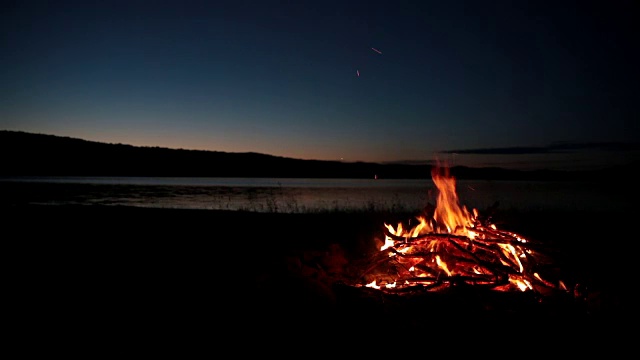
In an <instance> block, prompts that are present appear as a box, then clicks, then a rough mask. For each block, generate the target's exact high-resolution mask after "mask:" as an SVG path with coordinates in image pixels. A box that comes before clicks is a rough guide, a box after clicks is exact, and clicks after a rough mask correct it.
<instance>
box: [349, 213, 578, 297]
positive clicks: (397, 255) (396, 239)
mask: <svg viewBox="0 0 640 360" xmlns="http://www.w3.org/2000/svg"><path fill="white" fill-rule="evenodd" d="M392 230H393V228H392V227H390V226H387V227H386V229H385V231H384V235H385V237H386V242H387V244H389V245H388V246H385V247H384V249H382V250H381V251H379V252H377V253H375V254H373V255H372V256H371V257H369V258H367V259H364V260H363V261H362V262H361V263H360V264H358V265H357V267H358V268H360V269H362V270H361V273H360V274H359V275H358V277H357V281H356V284H355V285H356V286H367V287H371V288H376V289H379V290H382V291H384V292H387V293H398V294H400V293H411V292H416V291H433V292H435V291H440V290H443V289H446V288H450V287H455V286H464V285H469V286H474V287H478V288H487V289H491V290H496V291H534V292H537V293H541V294H549V293H551V292H556V291H563V292H566V291H568V289H567V287H566V285H565V283H564V282H563V281H562V280H561V279H559V278H558V276H559V275H558V273H559V269H558V267H557V266H556V264H554V259H553V257H552V256H551V255H550V254H551V253H552V249H550V248H547V247H545V246H544V245H543V244H540V243H534V242H531V241H528V240H526V239H524V238H522V237H521V236H519V235H518V234H515V233H512V232H509V231H503V230H498V229H496V228H495V226H492V225H491V224H483V223H481V222H480V221H478V220H477V219H476V220H475V223H473V224H471V226H470V227H467V228H465V229H455V230H454V231H453V232H452V233H437V232H427V233H420V234H413V235H407V234H402V235H398V234H397V233H395V232H394V231H392ZM461 230H464V231H461ZM461 233H467V234H469V236H467V235H457V234H461Z"/></svg>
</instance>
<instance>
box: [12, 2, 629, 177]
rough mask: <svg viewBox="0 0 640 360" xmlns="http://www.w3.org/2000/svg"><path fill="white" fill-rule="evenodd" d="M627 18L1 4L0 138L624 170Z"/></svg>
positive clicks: (458, 6)
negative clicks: (33, 136) (35, 136)
mask: <svg viewBox="0 0 640 360" xmlns="http://www.w3.org/2000/svg"><path fill="white" fill-rule="evenodd" d="M636 4H637V1H635V0H629V1H618V0H612V1H598V2H593V3H592V2H586V1H531V2H527V1H442V0H439V1H426V0H425V1H335V2H334V1H259V0H253V1H238V0H233V1H214V0H209V1H190V0H181V1H177V0H176V1H151V0H147V1H136V0H123V1H86V0H84V1H62V0H60V1H29V0H23V1H14V2H11V1H9V2H7V1H4V2H3V3H2V5H1V6H2V12H1V13H0V29H1V33H0V35H1V38H0V39H1V41H2V42H1V48H0V80H1V81H0V130H19V131H26V132H34V133H41V134H52V135H60V136H69V137H77V138H82V139H85V140H94V141H101V142H108V143H122V144H131V145H138V146H160V147H169V148H183V149H199V150H215V151H227V152H258V153H264V154H270V155H276V156H285V157H293V158H299V159H318V160H343V161H349V162H351V161H367V162H394V161H404V162H408V161H412V162H424V161H430V160H433V159H435V158H438V159H444V160H447V161H450V162H452V163H453V164H455V165H458V164H459V165H469V166H504V167H512V168H561V169H584V168H592V167H600V166H606V165H616V164H623V163H627V162H629V161H632V160H635V159H638V152H639V151H638V149H639V146H638V140H639V139H640V136H639V135H640V131H639V130H640V129H639V125H638V120H639V118H638V114H639V111H638V105H639V104H640V101H639V100H640V96H639V90H638V87H639V84H640V82H639V80H640V76H639V71H638V64H640V54H639V50H638V44H639V43H640V41H639V40H638V34H640V31H639V30H640V29H638V28H639V25H638V24H639V22H638V21H637V19H638V18H640V17H639V15H640V12H638V5H636Z"/></svg>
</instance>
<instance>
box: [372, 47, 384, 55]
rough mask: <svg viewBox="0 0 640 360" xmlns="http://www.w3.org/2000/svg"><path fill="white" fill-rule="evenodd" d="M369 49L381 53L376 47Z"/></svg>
mask: <svg viewBox="0 0 640 360" xmlns="http://www.w3.org/2000/svg"><path fill="white" fill-rule="evenodd" d="M371 50H373V51H375V52H377V53H378V54H380V55H382V51H380V50H378V49H376V48H371Z"/></svg>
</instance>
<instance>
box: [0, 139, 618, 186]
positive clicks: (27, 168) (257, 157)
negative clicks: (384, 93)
mask: <svg viewBox="0 0 640 360" xmlns="http://www.w3.org/2000/svg"><path fill="white" fill-rule="evenodd" d="M0 153H1V154H2V165H1V166H0V176H160V177H162V176H174V177H182V176H189V177H280V178H354V179H358V178H362V179H372V178H373V177H374V176H376V175H377V176H378V178H380V179H428V178H430V177H431V166H430V165H425V164H421V165H410V164H379V163H366V162H340V161H321V160H301V159H293V158H285V157H278V156H272V155H265V154H259V153H253V152H249V153H228V152H220V151H201V150H183V149H168V148H161V147H139V146H131V145H124V144H108V143H100V142H95V141H87V140H82V139H76V138H70V137H62V136H54V135H45V134H34V133H26V132H20V131H6V130H0ZM451 173H452V175H454V176H456V177H457V178H458V179H495V180H536V179H539V180H548V179H557V180H561V179H572V178H576V177H583V176H605V174H604V173H602V172H589V173H586V172H580V173H576V172H561V171H519V170H508V169H502V168H469V167H454V168H452V169H451Z"/></svg>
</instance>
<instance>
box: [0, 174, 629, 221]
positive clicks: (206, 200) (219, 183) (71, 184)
mask: <svg viewBox="0 0 640 360" xmlns="http://www.w3.org/2000/svg"><path fill="white" fill-rule="evenodd" d="M456 192H457V194H458V198H459V202H460V205H464V206H466V207H467V208H469V209H473V208H477V209H478V210H482V209H484V208H487V207H489V206H491V205H493V204H494V203H496V202H498V203H499V207H500V208H501V209H519V210H569V211H573V210H581V211H582V210H586V211H592V210H596V211H601V210H602V211H610V210H621V209H629V210H631V205H632V204H631V202H630V199H629V194H626V193H625V192H624V190H623V191H621V189H620V188H619V186H612V184H608V183H607V184H605V183H600V182H593V181H588V180H585V181H579V182H566V181H557V182H556V181H494V180H458V181H457V182H456ZM0 195H1V196H2V199H1V200H0V201H1V202H2V203H8V204H23V205H24V204H47V205H64V204H74V205H78V204H79V205H92V204H100V205H127V206H140V207H158V208H189V209H216V210H248V211H258V212H286V213H305V212H315V211H326V210H328V211H334V210H337V211H349V210H376V211H377V210H383V211H398V212H400V211H405V212H414V211H419V210H421V209H423V208H424V207H425V206H426V205H427V204H435V203H436V196H437V188H436V186H435V184H434V183H433V181H432V180H431V179H419V180H414V179H378V180H374V179H293V178H193V177H166V178H165V177H162V178H155V177H0Z"/></svg>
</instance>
